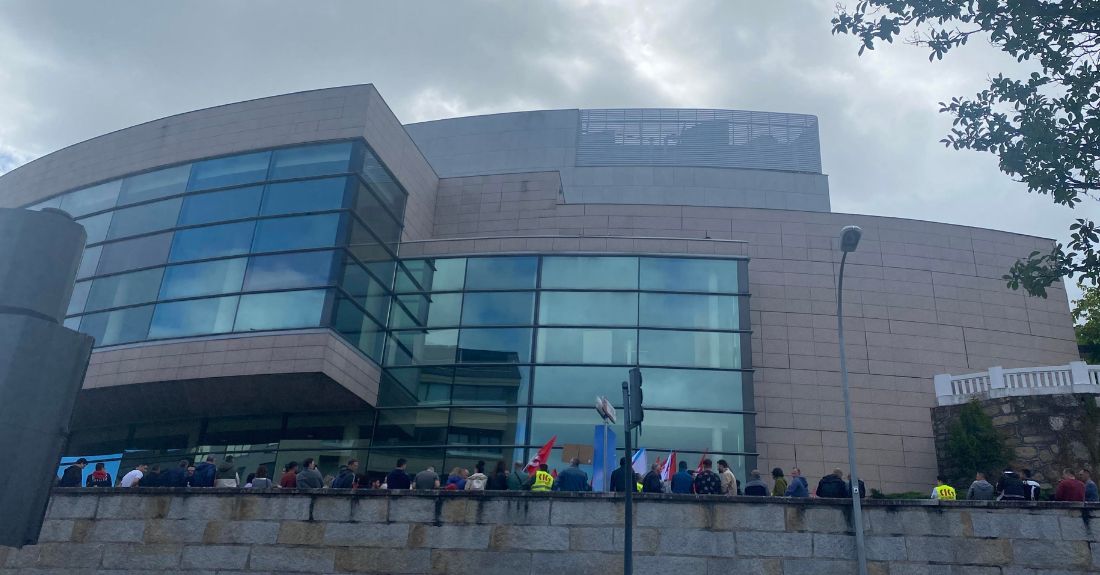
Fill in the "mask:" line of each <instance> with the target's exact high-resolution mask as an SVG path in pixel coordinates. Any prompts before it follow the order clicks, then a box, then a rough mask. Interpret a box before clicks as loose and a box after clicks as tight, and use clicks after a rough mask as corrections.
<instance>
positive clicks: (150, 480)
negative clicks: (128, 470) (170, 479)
mask: <svg viewBox="0 0 1100 575" xmlns="http://www.w3.org/2000/svg"><path fill="white" fill-rule="evenodd" d="M160 474H161V472H160V465H159V464H153V467H152V468H151V469H150V470H149V472H148V473H146V474H145V477H142V478H141V486H142V487H163V486H164V484H163V483H161V475H160Z"/></svg>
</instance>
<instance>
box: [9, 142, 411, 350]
mask: <svg viewBox="0 0 1100 575" xmlns="http://www.w3.org/2000/svg"><path fill="white" fill-rule="evenodd" d="M404 205H405V192H404V190H402V189H401V187H400V186H399V185H398V184H397V183H396V180H394V178H393V177H392V176H391V175H390V174H389V172H388V171H386V169H385V167H384V166H383V165H382V164H381V162H380V161H379V160H378V158H377V157H376V156H375V155H374V154H373V152H371V150H369V149H368V148H367V146H366V145H365V143H364V142H362V141H343V142H330V143H323V144H315V145H309V146H299V147H293V148H281V149H275V150H266V151H259V152H250V153H247V154H240V155H235V156H226V157H220V158H211V159H207V160H201V161H196V162H192V163H189V164H183V165H177V166H171V167H167V168H160V169H157V170H155V171H150V172H145V173H141V174H135V175H131V176H127V177H125V178H120V179H117V180H112V181H109V182H105V183H102V184H97V185H95V186H91V187H87V188H84V189H80V190H76V191H73V192H69V193H66V194H63V195H61V196H58V197H55V198H52V199H50V200H47V201H45V202H41V203H39V204H36V205H34V206H30V208H31V209H40V208H44V207H59V208H61V209H62V210H65V211H67V212H68V213H69V214H70V215H72V216H73V217H74V218H76V221H77V222H78V223H80V224H82V225H83V226H84V228H85V230H86V231H87V234H88V239H87V247H86V248H85V250H84V257H83V260H82V261H81V264H80V269H79V271H78V273H77V283H76V287H75V289H74V291H73V297H72V300H71V301H70V303H69V309H68V317H67V318H66V320H65V325H66V326H68V327H71V328H73V329H78V330H80V331H82V332H84V333H87V334H89V335H91V336H93V337H95V338H96V346H110V345H117V344H125V343H133V342H139V341H146V340H156V339H169V338H179V337H190V336H198V335H212V334H222V333H233V332H250V331H262V330H280V329H292V328H306V327H318V326H332V327H334V328H335V329H337V331H339V332H340V333H341V334H342V335H344V337H346V338H347V339H349V340H350V341H351V342H352V343H353V344H354V345H356V346H357V347H358V348H359V349H360V350H362V351H363V352H364V353H365V354H366V355H368V356H369V357H371V358H374V359H379V360H380V359H381V353H382V344H383V337H382V334H383V331H384V326H385V318H386V314H387V308H388V305H389V299H390V298H389V287H388V286H389V285H390V284H391V282H392V278H393V270H394V260H395V254H396V249H397V242H398V240H399V239H400V234H401V219H402V216H403V210H404Z"/></svg>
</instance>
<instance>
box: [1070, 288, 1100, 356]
mask: <svg viewBox="0 0 1100 575" xmlns="http://www.w3.org/2000/svg"><path fill="white" fill-rule="evenodd" d="M1078 287H1080V288H1081V298H1080V299H1077V300H1074V302H1073V321H1074V323H1075V324H1076V325H1075V326H1073V329H1074V331H1076V332H1077V345H1079V346H1080V347H1081V357H1083V358H1084V359H1085V361H1087V362H1089V363H1093V364H1096V363H1100V287H1097V286H1088V287H1086V286H1078Z"/></svg>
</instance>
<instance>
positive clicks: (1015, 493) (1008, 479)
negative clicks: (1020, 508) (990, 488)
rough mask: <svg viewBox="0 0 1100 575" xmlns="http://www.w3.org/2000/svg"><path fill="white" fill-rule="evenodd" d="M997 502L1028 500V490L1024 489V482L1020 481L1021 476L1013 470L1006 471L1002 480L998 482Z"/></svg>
mask: <svg viewBox="0 0 1100 575" xmlns="http://www.w3.org/2000/svg"><path fill="white" fill-rule="evenodd" d="M997 500H998V501H1025V500H1027V490H1026V489H1025V488H1024V482H1023V481H1020V476H1018V475H1016V472H1015V471H1013V470H1012V469H1005V472H1004V473H1003V474H1002V475H1001V479H1000V480H999V481H997Z"/></svg>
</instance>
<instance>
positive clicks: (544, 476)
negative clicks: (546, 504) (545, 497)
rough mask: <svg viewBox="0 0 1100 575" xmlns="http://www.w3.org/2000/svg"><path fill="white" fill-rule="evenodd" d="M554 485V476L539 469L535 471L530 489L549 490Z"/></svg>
mask: <svg viewBox="0 0 1100 575" xmlns="http://www.w3.org/2000/svg"><path fill="white" fill-rule="evenodd" d="M553 486H554V476H553V475H550V474H549V473H547V472H545V471H542V470H539V471H537V472H535V483H534V484H533V485H531V491H550V488H551V487H553Z"/></svg>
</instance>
